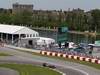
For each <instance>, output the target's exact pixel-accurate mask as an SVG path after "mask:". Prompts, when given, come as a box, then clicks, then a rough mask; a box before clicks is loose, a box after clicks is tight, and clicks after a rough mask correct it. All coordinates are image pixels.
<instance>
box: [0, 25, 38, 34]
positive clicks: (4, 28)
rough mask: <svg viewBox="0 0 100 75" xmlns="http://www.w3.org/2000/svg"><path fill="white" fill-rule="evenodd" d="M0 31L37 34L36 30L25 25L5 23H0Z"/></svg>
mask: <svg viewBox="0 0 100 75" xmlns="http://www.w3.org/2000/svg"><path fill="white" fill-rule="evenodd" d="M0 33H6V34H37V35H39V33H38V32H36V31H34V30H32V29H30V28H28V27H25V26H15V25H5V24H0Z"/></svg>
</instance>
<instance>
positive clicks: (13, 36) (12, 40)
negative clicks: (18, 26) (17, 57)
mask: <svg viewBox="0 0 100 75" xmlns="http://www.w3.org/2000/svg"><path fill="white" fill-rule="evenodd" d="M13 43H14V36H13V34H12V44H13Z"/></svg>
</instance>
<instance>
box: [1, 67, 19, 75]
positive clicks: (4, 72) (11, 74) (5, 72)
mask: <svg viewBox="0 0 100 75" xmlns="http://www.w3.org/2000/svg"><path fill="white" fill-rule="evenodd" d="M0 75H19V73H18V72H17V71H14V70H12V69H8V68H0Z"/></svg>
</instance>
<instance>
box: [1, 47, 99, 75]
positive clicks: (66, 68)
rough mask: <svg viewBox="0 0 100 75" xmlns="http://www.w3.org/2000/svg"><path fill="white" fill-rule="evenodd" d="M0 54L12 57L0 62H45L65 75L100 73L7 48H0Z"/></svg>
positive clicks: (86, 67)
mask: <svg viewBox="0 0 100 75" xmlns="http://www.w3.org/2000/svg"><path fill="white" fill-rule="evenodd" d="M0 52H5V53H10V54H12V55H14V56H9V57H0V61H11V62H17V63H31V64H33V63H34V62H36V63H37V62H41V63H43V62H47V63H49V64H54V65H56V66H58V67H57V69H59V70H60V71H62V72H65V73H66V74H67V75H73V74H74V75H100V71H99V70H97V69H94V68H91V67H88V66H84V65H80V64H76V63H72V62H67V61H63V60H59V59H56V60H55V59H52V58H48V57H42V56H36V55H32V54H29V53H25V52H20V51H17V50H13V49H8V48H0Z"/></svg>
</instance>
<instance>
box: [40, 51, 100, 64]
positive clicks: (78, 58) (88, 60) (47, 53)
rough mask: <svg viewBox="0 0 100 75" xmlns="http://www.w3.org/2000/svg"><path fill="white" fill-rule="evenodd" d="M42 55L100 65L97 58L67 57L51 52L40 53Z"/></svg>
mask: <svg viewBox="0 0 100 75" xmlns="http://www.w3.org/2000/svg"><path fill="white" fill-rule="evenodd" d="M40 54H42V55H47V56H57V57H63V58H69V59H76V60H81V61H87V62H91V63H96V64H100V60H99V59H95V58H87V57H82V56H76V55H75V56H74V55H67V54H63V53H57V52H50V51H40Z"/></svg>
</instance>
